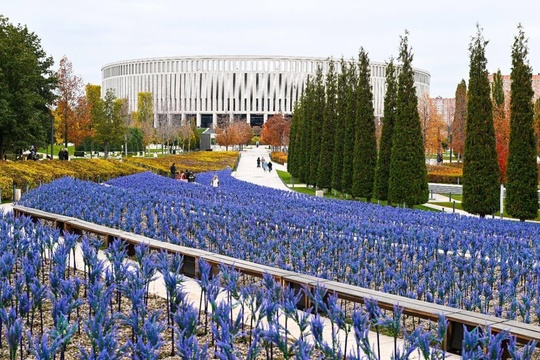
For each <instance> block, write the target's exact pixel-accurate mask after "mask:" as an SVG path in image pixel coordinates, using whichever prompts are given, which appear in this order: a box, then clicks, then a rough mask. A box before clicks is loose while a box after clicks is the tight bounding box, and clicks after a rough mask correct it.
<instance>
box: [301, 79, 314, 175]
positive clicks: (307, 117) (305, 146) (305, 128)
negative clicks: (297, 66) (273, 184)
mask: <svg viewBox="0 0 540 360" xmlns="http://www.w3.org/2000/svg"><path fill="white" fill-rule="evenodd" d="M313 89H314V85H313V81H312V80H311V79H308V81H307V84H306V91H305V92H304V96H302V108H301V109H302V115H301V116H302V123H301V125H302V127H301V130H300V131H301V132H302V142H301V144H302V149H301V152H300V156H299V157H298V159H297V161H298V162H299V163H298V170H299V174H298V179H299V180H300V182H303V183H306V184H309V180H308V179H309V158H310V154H311V122H312V120H313V119H312V118H311V111H312V108H313V105H312V103H313V92H314V91H313Z"/></svg>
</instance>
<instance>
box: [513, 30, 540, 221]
mask: <svg viewBox="0 0 540 360" xmlns="http://www.w3.org/2000/svg"><path fill="white" fill-rule="evenodd" d="M528 53H529V49H528V46H527V39H526V38H525V34H524V32H523V28H522V27H521V25H519V26H518V35H517V36H516V37H515V39H514V45H513V46H512V71H511V73H510V80H511V81H512V83H511V88H510V89H511V94H510V145H509V154H508V167H507V170H506V176H507V182H506V194H507V197H506V210H507V212H508V214H510V215H511V216H513V217H517V218H519V219H520V220H521V221H524V220H526V219H534V218H536V217H537V216H538V165H537V163H536V156H537V152H536V139H535V136H534V128H533V119H534V109H533V96H534V91H533V89H532V69H531V66H530V65H529V62H528V61H527V55H528Z"/></svg>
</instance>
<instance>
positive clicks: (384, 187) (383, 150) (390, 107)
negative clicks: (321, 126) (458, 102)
mask: <svg viewBox="0 0 540 360" xmlns="http://www.w3.org/2000/svg"><path fill="white" fill-rule="evenodd" d="M396 102H397V82H396V71H395V68H394V59H390V62H389V63H388V65H386V93H385V95H384V118H383V119H382V130H381V142H380V145H379V156H378V158H377V167H376V169H375V189H374V195H375V197H376V198H377V199H379V200H388V180H389V177H390V159H391V156H392V137H393V135H394V122H395V119H396ZM389 205H391V203H389Z"/></svg>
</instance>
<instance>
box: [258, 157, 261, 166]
mask: <svg viewBox="0 0 540 360" xmlns="http://www.w3.org/2000/svg"><path fill="white" fill-rule="evenodd" d="M257 167H258V168H260V167H261V158H257Z"/></svg>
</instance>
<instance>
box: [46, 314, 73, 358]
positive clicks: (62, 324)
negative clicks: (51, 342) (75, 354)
mask: <svg viewBox="0 0 540 360" xmlns="http://www.w3.org/2000/svg"><path fill="white" fill-rule="evenodd" d="M76 330H77V324H72V325H70V324H69V321H68V317H67V315H65V314H60V315H59V316H58V318H57V319H56V322H55V325H54V329H53V330H52V333H51V337H52V338H53V339H55V340H57V339H58V343H59V345H60V356H61V357H62V358H63V355H62V354H63V353H64V352H65V349H66V346H67V344H68V343H69V342H70V341H71V339H72V338H73V335H75V331H76Z"/></svg>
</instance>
